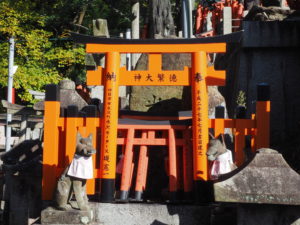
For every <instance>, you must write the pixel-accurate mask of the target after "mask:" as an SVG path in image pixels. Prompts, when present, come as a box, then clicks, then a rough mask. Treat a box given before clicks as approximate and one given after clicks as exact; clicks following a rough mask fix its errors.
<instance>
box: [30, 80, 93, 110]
mask: <svg viewBox="0 0 300 225" xmlns="http://www.w3.org/2000/svg"><path fill="white" fill-rule="evenodd" d="M59 88H60V107H62V108H67V107H68V106H69V105H76V106H77V107H78V110H81V109H82V108H84V107H85V106H87V105H88V104H87V103H86V101H85V100H84V99H83V98H82V97H81V96H80V95H79V94H78V93H77V91H76V90H75V83H74V81H71V80H62V81H60V82H59ZM33 108H34V109H35V110H44V101H40V102H37V103H35V104H34V106H33Z"/></svg>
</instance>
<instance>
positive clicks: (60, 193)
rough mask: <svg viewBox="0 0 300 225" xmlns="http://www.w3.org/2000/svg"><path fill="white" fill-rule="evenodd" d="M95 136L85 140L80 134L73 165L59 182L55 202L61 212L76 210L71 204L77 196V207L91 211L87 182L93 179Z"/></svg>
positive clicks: (77, 139)
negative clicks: (93, 140)
mask: <svg viewBox="0 0 300 225" xmlns="http://www.w3.org/2000/svg"><path fill="white" fill-rule="evenodd" d="M92 139H93V136H92V134H90V135H89V136H88V137H87V138H83V137H82V136H81V134H80V133H79V132H78V133H77V137H76V149H75V154H74V158H73V160H72V162H71V164H70V165H69V166H68V167H67V168H66V169H65V170H64V172H63V173H62V175H61V176H60V178H59V179H58V182H57V188H56V191H55V196H54V200H55V203H56V207H57V208H58V209H59V210H68V209H71V208H76V207H74V206H72V204H71V201H70V200H71V198H72V197H73V194H74V195H75V198H76V202H77V206H78V208H79V209H80V210H83V211H86V210H89V206H88V198H87V194H86V180H87V179H91V178H93V161H92V157H91V156H92V154H95V153H96V150H95V149H94V148H93V144H92Z"/></svg>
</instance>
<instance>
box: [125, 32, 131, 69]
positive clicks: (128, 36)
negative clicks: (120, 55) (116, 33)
mask: <svg viewBox="0 0 300 225" xmlns="http://www.w3.org/2000/svg"><path fill="white" fill-rule="evenodd" d="M125 38H126V39H131V30H130V29H127V30H126V35H125ZM126 64H127V70H128V71H130V70H131V53H127V54H126Z"/></svg>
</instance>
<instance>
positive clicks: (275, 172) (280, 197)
mask: <svg viewBox="0 0 300 225" xmlns="http://www.w3.org/2000/svg"><path fill="white" fill-rule="evenodd" d="M238 170H239V171H236V172H235V174H234V175H233V176H231V177H230V178H228V179H226V180H223V181H220V182H216V183H215V184H214V194H215V200H216V201H219V202H237V203H260V204H261V203H265V204H283V205H300V190H299V187H300V175H299V174H298V173H296V172H295V171H294V170H293V169H291V168H290V166H289V165H288V164H287V162H286V161H285V160H284V158H283V157H282V155H281V154H279V153H278V152H277V151H275V150H272V149H267V148H262V149H259V151H258V153H257V154H256V155H255V156H254V158H253V159H252V160H251V161H250V162H249V164H247V165H244V167H242V168H239V169H238ZM233 172H234V171H233Z"/></svg>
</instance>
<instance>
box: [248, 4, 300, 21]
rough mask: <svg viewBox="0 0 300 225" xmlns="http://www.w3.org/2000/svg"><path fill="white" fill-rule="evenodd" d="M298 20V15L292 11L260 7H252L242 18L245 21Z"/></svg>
mask: <svg viewBox="0 0 300 225" xmlns="http://www.w3.org/2000/svg"><path fill="white" fill-rule="evenodd" d="M297 17H298V20H299V19H300V17H299V15H298V16H297V13H295V11H294V10H287V9H282V8H280V7H274V6H273V7H262V6H253V7H252V8H251V10H250V11H249V12H248V14H247V16H246V17H245V18H244V20H245V21H274V20H279V21H282V20H285V19H289V20H291V19H293V18H294V19H296V18H297Z"/></svg>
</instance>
